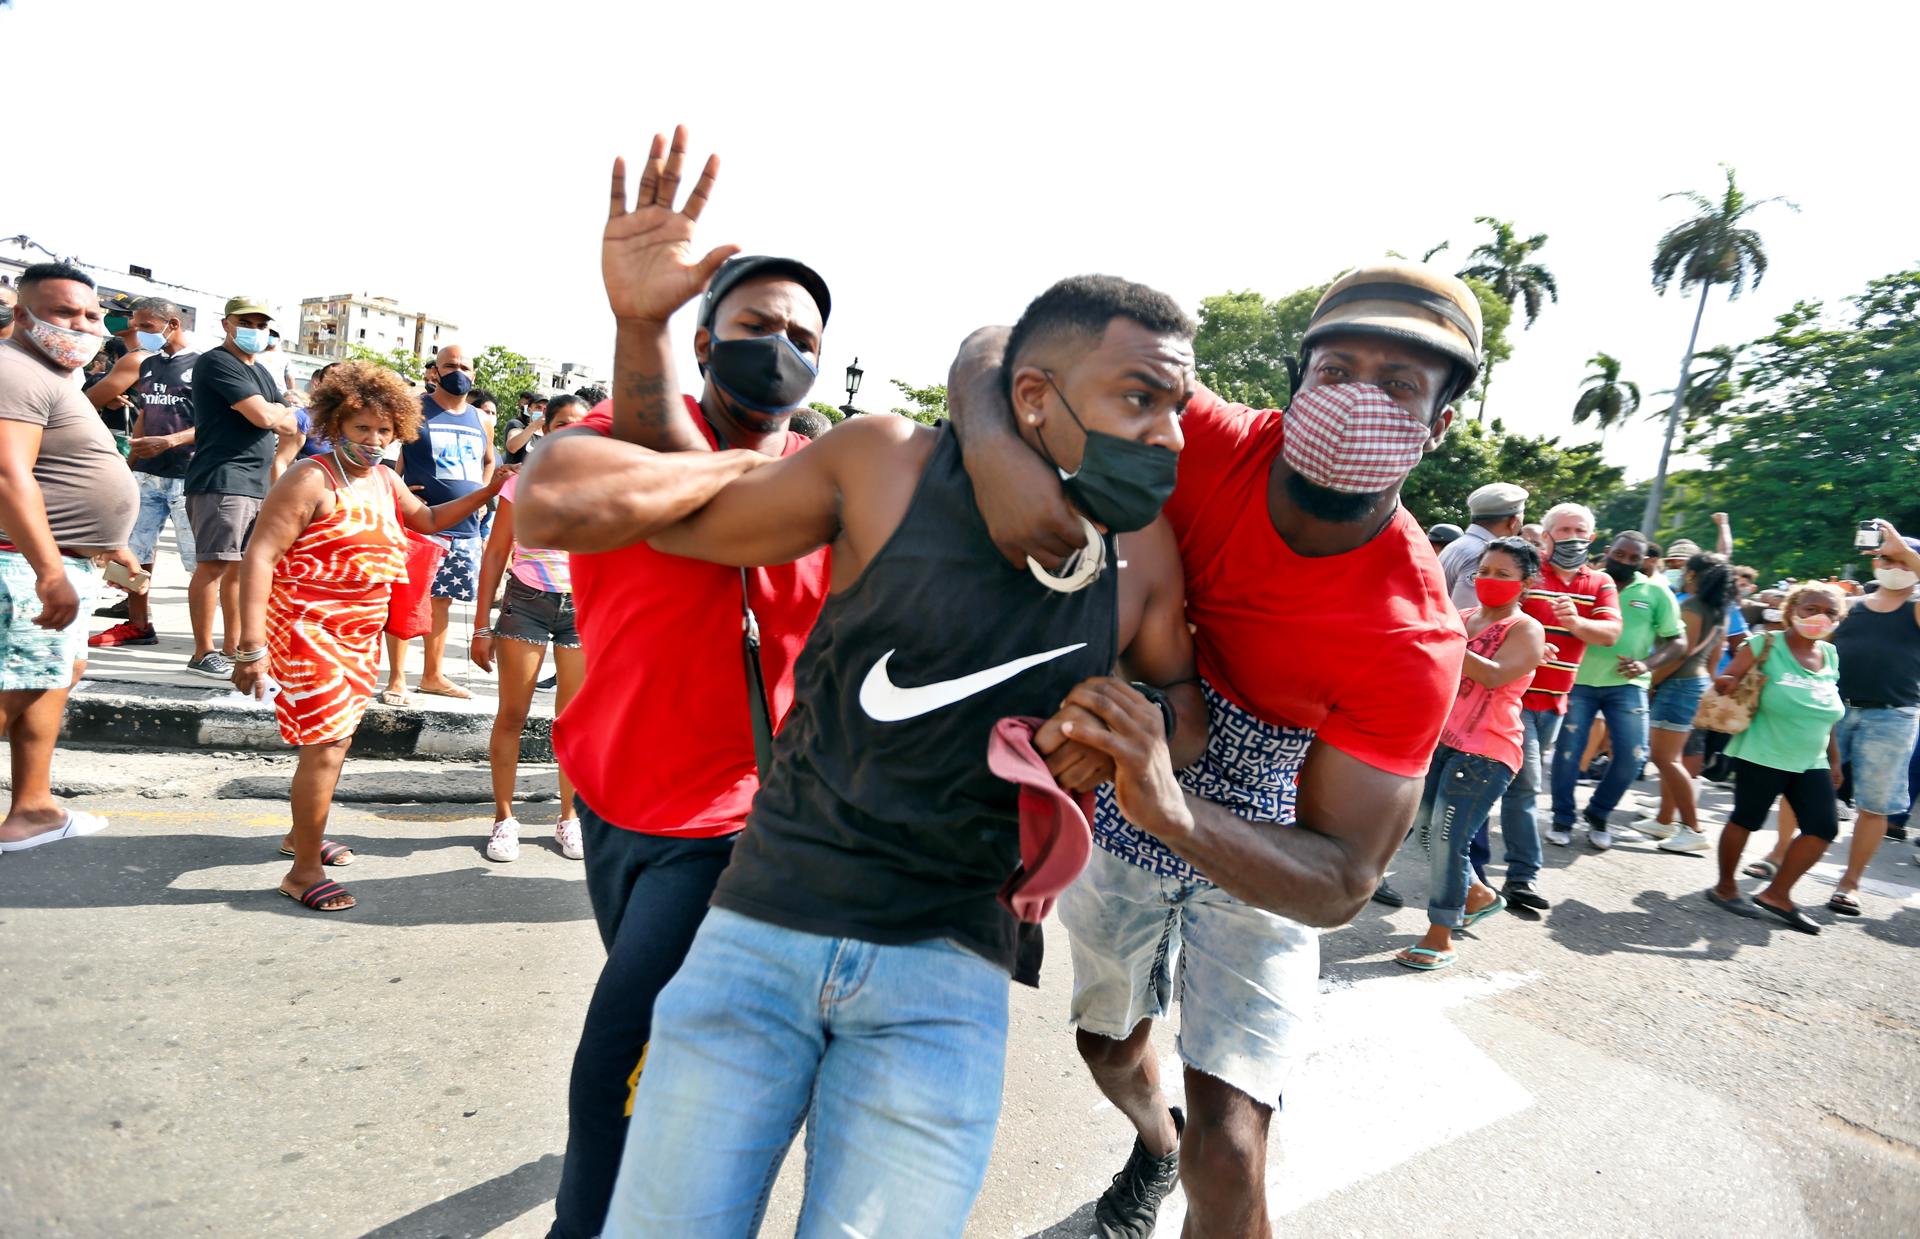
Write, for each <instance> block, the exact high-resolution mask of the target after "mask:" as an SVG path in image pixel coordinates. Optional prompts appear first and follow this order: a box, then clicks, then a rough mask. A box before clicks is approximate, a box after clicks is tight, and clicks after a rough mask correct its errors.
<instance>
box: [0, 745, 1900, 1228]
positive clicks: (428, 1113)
mask: <svg viewBox="0 0 1920 1239" xmlns="http://www.w3.org/2000/svg"><path fill="white" fill-rule="evenodd" d="M289 770H290V764H289V763H288V762H287V761H285V760H283V759H279V758H277V757H267V756H261V755H232V756H223V755H214V754H186V755H180V754H168V755H133V754H118V753H65V754H62V756H61V760H60V762H59V764H58V766H57V774H58V775H59V781H60V783H61V785H62V786H63V787H65V788H67V789H68V790H71V791H73V792H76V793H79V794H80V795H79V797H78V802H80V803H84V804H85V805H86V807H88V808H90V809H93V810H95V811H97V812H105V813H106V814H108V815H109V816H110V817H111V818H112V819H113V825H112V827H111V829H110V830H109V831H107V832H106V833H104V834H101V835H98V836H95V837H93V838H88V839H83V840H77V841H71V842H62V843H58V844H53V845H50V846H47V847H44V848H40V849H36V850H34V851H31V852H25V853H16V854H13V855H9V856H6V857H5V858H4V859H0V1235H4V1236H8V1237H9V1239H11V1237H14V1236H116V1237H118V1236H133V1235H139V1236H173V1235H215V1236H228V1235H249V1236H252V1235H264V1236H279V1235H300V1236H305V1235H324V1236H359V1235H366V1236H377V1237H380V1239H387V1237H400V1236H407V1237H412V1236H420V1237H425V1239H432V1237H438V1236H467V1235H483V1234H498V1235H506V1236H539V1235H543V1234H544V1233H545V1231H546V1226H547V1223H548V1221H549V1219H550V1216H551V1203H550V1202H551V1200H552V1196H553V1192H554V1188H555V1185H556V1183H557V1181H558V1177H559V1170H560V1154H561V1152H562V1150H563V1148H564V1141H565V1130H566V1114H565V1097H566V1079H567V1071H568V1066H569V1062H570V1059H571V1055H572V1050H573V1045H574V1040H575V1037H576V1035H577V1033H578V1030H579V1024H580V1019H581V1015H582V1013H583V1011H584V1009H585V1005H586V1001H587V996H588V993H589V992H590V989H591V987H592V985H593V982H594V979H595V976H596V974H597V971H598V969H599V965H600V960H601V950H600V946H599V941H598V938H597V936H596V935H595V933H594V930H593V925H592V921H591V919H590V915H589V912H588V908H587V899H586V893H585V890H584V887H583V885H582V881H581V869H580V866H579V865H578V864H577V863H575V862H570V861H567V860H566V859H564V858H563V857H561V856H560V854H559V853H558V851H557V850H556V849H555V848H554V847H553V846H552V844H551V839H550V832H548V831H547V830H546V829H544V828H543V827H541V826H540V825H537V823H550V822H551V821H552V820H553V816H554V807H555V806H554V805H553V804H551V803H550V802H549V803H547V804H544V805H534V806H532V807H530V808H528V809H527V810H526V811H524V812H523V813H522V815H521V816H522V819H523V820H524V821H527V822H528V823H529V831H528V834H527V835H526V836H523V840H524V842H523V848H524V850H523V853H522V858H521V860H520V861H519V862H518V863H516V864H513V865H504V866H503V865H494V864H490V863H489V862H488V861H486V860H485V859H484V857H483V856H482V855H481V853H480V847H481V845H482V843H483V842H484V839H485V833H486V830H487V827H488V825H489V824H490V821H491V814H490V813H489V812H488V809H487V807H486V806H485V805H484V804H478V803H473V801H474V800H475V799H477V798H478V796H477V793H478V790H479V789H481V788H483V787H484V786H485V775H484V771H479V770H475V769H473V768H471V767H438V766H431V765H422V764H417V763H416V764H407V763H360V762H352V761H350V762H349V773H348V779H347V783H346V784H345V785H344V786H345V788H346V791H347V793H348V794H350V795H354V796H357V797H360V800H359V801H357V802H355V803H343V804H341V805H339V806H337V808H336V812H335V815H334V819H333V824H332V826H331V828H330V830H329V835H330V836H331V837H338V838H342V839H345V840H347V841H349V842H350V843H352V844H353V846H354V847H355V848H356V849H357V850H358V851H359V854H360V860H359V861H358V863H357V864H355V865H354V866H352V867H350V868H348V869H346V870H345V871H342V872H341V873H340V875H339V876H340V877H342V878H343V879H345V880H346V881H347V882H348V883H349V885H350V886H351V888H352V889H353V891H354V893H355V894H356V895H357V896H358V897H359V899H360V901H361V906H360V907H359V908H358V909H356V910H355V911H353V912H350V913H347V914H345V915H342V916H321V915H316V914H313V913H310V912H307V911H304V910H302V909H300V908H298V907H296V906H295V905H294V903H293V902H292V901H291V900H288V899H285V898H282V897H281V896H279V895H277V894H275V893H274V887H275V885H276V884H277V882H278V880H279V877H280V875H281V874H282V873H283V872H284V862H283V861H282V859H281V858H280V857H279V856H278V855H277V854H276V852H275V844H276V841H277V839H278V838H279V835H280V832H281V831H282V830H283V829H284V826H285V820H286V818H285V806H284V798H283V793H280V792H279V788H280V787H282V786H283V785H284V782H285V778H286V775H287V773H288V772H289ZM523 784H524V785H525V786H526V787H528V788H529V789H546V790H547V792H548V794H549V795H550V794H551V792H550V789H551V786H552V784H551V768H550V767H549V768H546V769H545V770H542V769H540V768H533V769H529V770H528V771H526V772H525V777H524V778H523ZM1639 790H1640V791H1641V792H1645V791H1646V790H1647V788H1646V785H1644V784H1643V785H1642V786H1641V788H1640V789H1639ZM1725 801H1726V797H1725V795H1724V794H1723V793H1716V794H1715V795H1714V796H1713V797H1712V798H1711V799H1710V801H1709V808H1708V811H1707V819H1708V820H1709V821H1710V822H1712V823H1715V826H1714V828H1713V829H1714V833H1716V834H1717V833H1718V831H1717V823H1718V822H1719V821H1721V820H1722V818H1723V815H1724V809H1725ZM1623 816H1624V815H1623ZM1576 838H1577V840H1578V839H1579V837H1578V836H1577V837H1576ZM1582 842H1583V841H1582ZM1841 846H1842V847H1843V846H1844V838H1843V842H1842V845H1841ZM1547 851H1548V857H1547V861H1548V864H1549V869H1548V871H1547V873H1546V874H1545V876H1544V879H1543V883H1542V886H1543V888H1544V889H1545V891H1546V892H1547V894H1549V895H1550V896H1551V897H1552V898H1553V899H1554V900H1555V906H1554V909H1553V911H1552V912H1551V913H1549V914H1548V915H1547V916H1546V917H1545V918H1544V919H1537V920H1523V919H1521V918H1520V917H1518V916H1510V915H1503V916H1501V917H1499V918H1496V919H1495V920H1493V921H1490V922H1488V923H1486V924H1484V925H1482V926H1480V927H1479V929H1478V930H1477V931H1474V933H1473V937H1472V938H1471V939H1470V940H1467V941H1465V942H1464V943H1463V944H1462V952H1461V962H1460V964H1459V965H1458V966H1456V967H1455V968H1453V969H1451V970H1450V971H1447V972H1443V973H1438V974H1433V975H1421V974H1415V973H1411V972H1408V971H1406V970H1405V969H1402V968H1399V967H1397V966H1395V965H1394V964H1393V963H1392V962H1391V960H1390V956H1391V953H1392V951H1394V950H1395V949H1397V948H1398V947H1400V946H1403V945H1405V944H1406V943H1407V942H1408V941H1410V940H1411V938H1412V936H1413V935H1414V934H1416V933H1418V932H1419V929H1420V928H1421V927H1422V925H1423V923H1424V911H1423V908H1422V907H1421V905H1420V901H1421V900H1423V898H1424V894H1425V876H1424V875H1425V866H1424V861H1423V860H1422V859H1421V858H1420V857H1419V856H1418V855H1417V854H1415V853H1414V852H1413V851H1411V849H1410V850H1409V851H1408V852H1407V853H1405V854H1404V855H1403V867H1402V868H1401V870H1400V871H1399V873H1398V875H1397V876H1396V879H1395V880H1396V884H1397V885H1398V886H1400V888H1401V889H1402V890H1403V891H1404V892H1405V893H1406V894H1407V895H1408V897H1409V898H1410V899H1411V900H1413V901H1414V906H1412V907H1409V908H1407V909H1405V910H1402V911H1399V912H1396V913H1392V914H1388V913H1387V910H1386V909H1383V908H1380V907H1378V906H1369V908H1368V909H1367V910H1366V911H1365V912H1364V913H1362V914H1361V916H1360V918H1359V919H1358V921H1357V922H1356V923H1355V924H1354V925H1352V926H1350V927H1348V928H1346V929H1342V930H1339V931H1335V932H1331V933H1328V934H1327V935H1325V937H1324V939H1323V943H1322V948H1323V954H1324V961H1325V962H1324V969H1323V978H1322V989H1323V992H1324V996H1323V1001H1322V1003H1321V1011H1320V1020H1319V1026H1318V1028H1317V1030H1316V1035H1315V1041H1314V1046H1313V1049H1312V1051H1311V1053H1309V1054H1308V1055H1306V1056H1305V1057H1304V1059H1303V1061H1302V1062H1301V1063H1300V1065H1299V1067H1298V1069H1297V1070H1296V1072H1295V1074H1294V1078H1293V1082H1292V1084H1291V1085H1290V1087H1289V1091H1288V1097H1287V1102H1286V1107H1285V1110H1284V1112H1283V1113H1282V1114H1281V1115H1279V1116H1278V1117H1277V1118H1276V1120H1275V1124H1274V1130H1275V1135H1276V1140H1275V1147H1274V1152H1273V1158H1272V1164H1271V1173H1270V1179H1269V1185H1268V1190H1269V1194H1270V1199H1271V1201H1272V1204H1273V1210H1274V1213H1275V1217H1276V1231H1277V1233H1281V1234H1315V1235H1367V1236H1371V1235H1385V1234H1391V1233H1414V1234H1421V1235H1424V1236H1456V1235H1457V1236H1483V1235H1487V1234H1503V1235H1514V1234H1521V1235H1552V1234H1560V1235H1569V1236H1576V1235H1578V1236H1584V1235H1626V1234H1636V1235H1676V1236H1677V1235H1690V1236H1691V1235H1716V1236H1717V1235H1727V1236H1736V1235H1737V1236H1753V1235H1765V1236H1769V1237H1770V1239H1771V1237H1774V1236H1802V1235H1826V1236H1855V1235H1860V1236H1880V1235H1886V1236H1896V1235H1899V1236H1910V1235H1913V1234H1915V1233H1920V1107H1917V1106H1916V1088H1915V1081H1916V1078H1920V985H1916V967H1917V966H1920V953H1916V948H1920V869H1916V868H1915V867H1914V865H1913V855H1914V852H1913V848H1912V847H1911V845H1908V844H1901V843H1892V842H1890V843H1888V844H1886V845H1885V846H1884V847H1883V848H1882V850H1881V854H1880V858H1879V860H1878V861H1877V863H1876V865H1875V868H1874V870H1873V873H1872V880H1873V884H1872V885H1871V886H1870V887H1869V891H1868V896H1867V898H1865V899H1864V901H1863V902H1864V903H1865V907H1866V915H1865V916H1864V917H1862V918H1860V919H1859V920H1855V921H1845V920H1839V919H1838V918H1835V917H1833V916H1831V915H1830V914H1829V913H1827V912H1826V911H1825V910H1824V909H1818V908H1817V907H1816V910H1815V912H1814V915H1815V917H1816V918H1817V919H1819V920H1821V921H1822V922H1823V923H1825V924H1827V925H1828V929H1827V932H1825V933H1823V934H1822V935H1820V936H1819V937H1817V938H1810V937H1804V936H1801V935H1798V934H1795V933H1792V932H1790V931H1788V930H1786V929H1785V928H1784V927H1782V928H1780V929H1777V930H1776V929H1774V928H1771V927H1770V926H1769V925H1767V924H1764V923H1761V922H1757V921H1746V920H1740V919H1737V918H1734V917H1732V916H1729V915H1728V914H1726V913H1724V912H1721V911H1719V910H1718V909H1715V908H1713V907H1711V906H1709V905H1707V904H1706V903H1705V902H1704V900H1703V899H1702V898H1701V895H1700V891H1701V890H1702V888H1703V887H1704V886H1705V885H1706V884H1707V882H1708V880H1709V878H1708V871H1709V865H1710V862H1709V861H1708V860H1706V859H1705V858H1698V857H1683V856H1672V855H1667V854H1662V853H1659V852H1656V851H1655V850H1654V849H1653V848H1652V846H1651V844H1645V843H1642V844H1624V845H1621V846H1618V847H1616V848H1615V849H1614V850H1613V851H1612V852H1610V853H1608V854H1604V855H1602V854H1599V853H1595V852H1592V851H1589V850H1587V849H1586V848H1585V847H1584V846H1578V847H1576V848H1568V849H1559V848H1552V847H1549V848H1548V849H1547ZM1840 854H1841V848H1839V847H1837V848H1835V849H1834V852H1833V856H1834V857H1835V858H1837V857H1838V856H1839V855H1840ZM1833 872H1835V870H1834V869H1833V868H1832V867H1831V866H1829V867H1827V868H1826V869H1823V870H1818V871H1816V874H1815V875H1814V876H1813V877H1810V878H1809V879H1808V880H1807V882H1806V883H1805V885H1804V886H1803V888H1802V892H1801V893H1802V898H1803V901H1804V902H1807V903H1809V904H1814V905H1818V904H1820V903H1823V902H1824V894H1825V892H1826V890H1827V889H1828V887H1827V885H1825V884H1823V883H1822V882H1821V881H1820V880H1819V878H1820V876H1821V875H1822V874H1823V873H1824V874H1825V875H1826V876H1827V880H1828V882H1830V881H1831V875H1832V873H1833ZM1748 885H1749V886H1751V885H1753V884H1752V883H1751V882H1749V883H1748ZM1069 982H1070V977H1069V967H1068V963H1067V951H1066V942H1065V939H1064V935H1063V934H1062V933H1061V931H1059V929H1058V927H1057V926H1049V963H1048V966H1047V970H1046V976H1045V980H1044V983H1043V985H1042V987H1041V988H1040V989H1039V990H1038V991H1034V990H1027V989H1016V990H1015V992H1014V1003H1013V1012H1014V1018H1013V1026H1012V1034H1011V1040H1010V1044H1009V1049H1008V1071H1007V1089H1006V1097H1005V1107H1004V1113H1003V1117H1002V1119H1001V1127H1000V1135H999V1141H998V1144H997V1146H996V1149H995V1156H994V1161H993V1165H992V1168H991V1171H990V1172H989V1175H988V1179H987V1184H986V1188H985V1191H984V1192H983V1193H982V1195H981V1198H980V1201H979V1204H978V1206H977V1208H976V1209H975V1211H974V1214H973V1217H972V1221H971V1223H970V1225H969V1227H968V1234H969V1235H977V1236H994V1237H1003V1236H1004V1237H1033V1236H1045V1237H1047V1239H1067V1237H1069V1236H1073V1237H1077V1236H1081V1235H1085V1234H1088V1233H1089V1231H1090V1224H1089V1219H1090V1217H1091V1202H1092V1200H1093V1198H1094V1197H1095V1196H1096V1195H1097V1194H1098V1192H1099V1191H1100V1189H1101V1188H1102V1187H1103V1186H1104V1185H1105V1182H1106V1180H1107V1178H1108V1177H1109V1176H1110V1175H1111V1174H1112V1173H1113V1172H1114V1171H1115V1170H1117V1169H1118V1168H1119V1166H1120V1164H1121V1162H1122V1161H1123V1160H1124V1159H1125V1156H1126V1152H1127V1148H1128V1145H1129V1143H1130V1141H1131V1131H1130V1129H1128V1127H1127V1126H1126V1124H1125V1122H1124V1121H1123V1120H1122V1119H1121V1118H1120V1117H1119V1116H1118V1115H1117V1114H1116V1113H1115V1112H1114V1111H1113V1109H1112V1108H1111V1107H1109V1106H1107V1105H1106V1104H1105V1103H1104V1102H1103V1101H1102V1100H1101V1098H1100V1096H1099V1094H1098V1092H1097V1091H1096V1090H1095V1089H1094V1087H1093V1085H1092V1084H1091V1083H1090V1081H1089V1080H1088V1078H1087V1076H1086V1073H1085V1072H1084V1070H1083V1069H1082V1068H1081V1066H1080V1063H1079V1060H1078V1058H1077V1056H1076V1055H1075V1053H1074V1049H1073V1040H1072V1036H1071V1034H1070V1032H1069V1030H1068V1028H1067V1025H1066V1018H1065V1017H1066V1009H1067V996H1068V992H1069ZM1172 1031H1173V1030H1172V1029H1171V1028H1163V1029H1161V1030H1160V1031H1159V1032H1158V1033H1157V1034H1156V1036H1157V1044H1158V1047H1159V1049H1160V1051H1161V1053H1162V1054H1163V1056H1164V1058H1165V1060H1166V1062H1167V1063H1168V1064H1169V1066H1171V1065H1172V1064H1174V1063H1175V1062H1176V1061H1177V1060H1176V1058H1175V1055H1174V1049H1173V1039H1172V1036H1171V1033H1172ZM1167 1074H1168V1076H1169V1078H1170V1079H1172V1080H1175V1081H1177V1080H1178V1078H1179V1073H1178V1072H1177V1071H1171V1070H1170V1071H1169V1072H1168V1073H1167ZM799 1162H800V1154H799V1152H798V1151H796V1152H795V1154H794V1155H793V1156H792V1157H790V1158H789V1160H788V1164H787V1167H786V1172H785V1174H784V1175H783V1178H782V1181H781V1185H780V1188H779V1190H778V1192H777V1194H776V1198H775V1202H774V1207H773V1210H772V1212H771V1214H770V1217H769V1222H768V1225H767V1228H766V1230H765V1232H764V1233H766V1234H768V1235H778V1234H790V1233H791V1227H792V1219H793V1217H794V1215H795V1207H796V1203H797V1185H798V1169H799ZM1183 1215H1184V1208H1183V1205H1182V1203H1181V1200H1180V1198H1179V1196H1178V1195H1177V1194H1176V1195H1175V1196H1174V1197H1173V1198H1172V1199H1170V1200H1169V1202H1168V1205H1167V1207H1166V1209H1165V1211H1164V1212H1163V1214H1162V1222H1161V1226H1160V1231H1159V1233H1160V1234H1161V1235H1162V1236H1173V1235H1177V1234H1178V1233H1179V1229H1180V1228H1179V1223H1180V1219H1181V1217H1182V1216H1183Z"/></svg>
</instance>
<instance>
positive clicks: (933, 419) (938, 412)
mask: <svg viewBox="0 0 1920 1239" xmlns="http://www.w3.org/2000/svg"><path fill="white" fill-rule="evenodd" d="M889 382H891V383H892V384H893V385H894V386H895V387H898V388H899V389H900V391H901V393H902V394H903V395H905V396H906V398H907V402H908V403H909V404H910V405H911V406H912V407H911V408H904V409H903V408H897V407H896V408H895V409H894V410H893V411H894V412H895V413H898V414H899V415H900V416H902V417H911V418H912V419H913V420H914V421H916V422H923V423H925V424H926V425H929V426H937V425H939V424H940V423H941V422H943V421H945V420H946V417H947V385H946V384H945V383H933V384H930V385H928V386H926V387H915V386H914V385H913V384H911V383H902V382H901V381H900V380H899V379H891V380H889Z"/></svg>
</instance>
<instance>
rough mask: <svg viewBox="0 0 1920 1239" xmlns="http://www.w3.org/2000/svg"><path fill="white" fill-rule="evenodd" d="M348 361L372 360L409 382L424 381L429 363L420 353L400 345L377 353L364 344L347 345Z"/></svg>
mask: <svg viewBox="0 0 1920 1239" xmlns="http://www.w3.org/2000/svg"><path fill="white" fill-rule="evenodd" d="M346 359H347V360H348V361H370V362H372V363H373V364H374V365H376V366H385V367H386V368H387V369H389V370H391V371H393V372H394V373H395V374H397V375H399V376H400V377H401V378H403V379H405V380H407V381H408V382H409V383H419V382H424V381H425V379H426V377H427V364H426V363H425V362H424V361H421V360H420V357H419V354H417V353H415V352H414V351H413V350H412V349H410V348H401V347H399V346H398V345H396V346H394V347H393V348H392V349H390V350H388V351H387V352H384V353H376V352H374V351H373V350H372V349H370V348H368V347H367V346H366V345H364V344H349V345H347V358H346Z"/></svg>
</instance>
